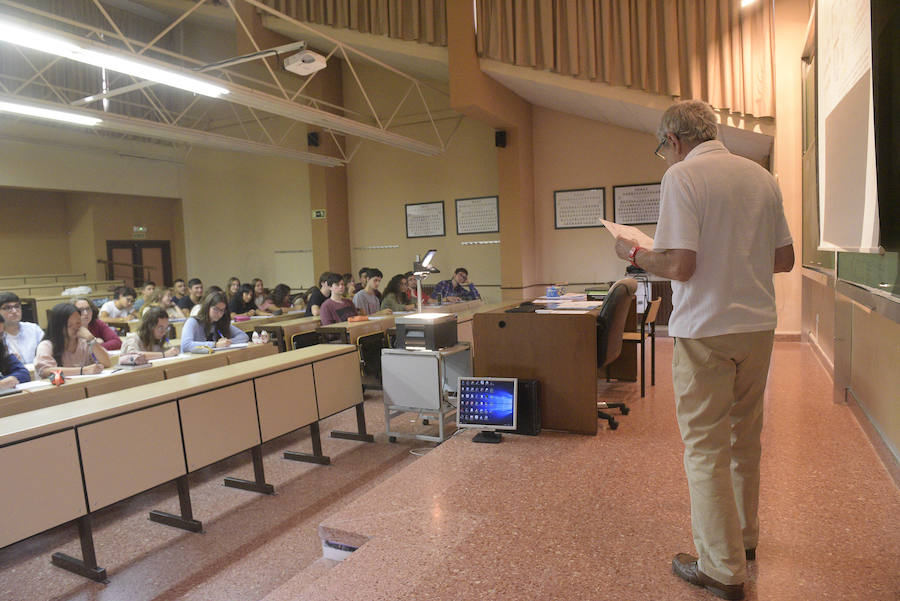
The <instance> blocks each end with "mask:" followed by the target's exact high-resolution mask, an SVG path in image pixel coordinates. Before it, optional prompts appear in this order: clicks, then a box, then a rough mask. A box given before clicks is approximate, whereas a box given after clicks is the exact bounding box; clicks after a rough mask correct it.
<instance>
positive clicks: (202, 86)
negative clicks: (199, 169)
mask: <svg viewBox="0 0 900 601" xmlns="http://www.w3.org/2000/svg"><path fill="white" fill-rule="evenodd" d="M0 41H3V42H8V43H10V44H15V45H17V46H22V47H24V48H31V49H32V50H37V51H39V52H47V53H49V54H55V55H56V56H61V57H63V58H67V59H70V60H74V61H78V62H80V63H85V64H88V65H93V66H95V67H101V68H104V69H109V70H110V71H116V72H117V73H124V74H126V75H132V76H134V77H139V78H141V79H148V80H150V81H155V82H157V83H161V84H163V85H167V86H172V87H173V88H179V89H181V90H185V91H188V92H193V93H195V94H201V95H203V96H209V97H211V98H218V97H219V96H223V95H225V94H228V90H227V89H226V88H223V87H222V86H217V85H215V84H212V83H208V82H206V81H203V80H201V79H198V78H196V77H191V76H189V75H183V74H181V73H178V72H177V67H161V66H156V65H153V64H151V61H150V59H148V58H146V57H141V59H140V60H133V59H131V58H128V57H127V55H124V53H120V52H118V51H115V50H112V49H105V48H102V47H101V48H97V47H96V46H97V45H96V44H93V43H92V42H90V41H88V40H84V41H79V42H77V43H76V42H74V41H70V40H68V39H65V38H63V37H61V36H58V35H54V34H51V33H46V32H44V31H41V30H40V29H37V28H35V27H32V26H30V25H28V24H26V23H22V22H20V21H18V20H14V19H9V18H2V19H0Z"/></svg>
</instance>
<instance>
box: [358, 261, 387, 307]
mask: <svg viewBox="0 0 900 601" xmlns="http://www.w3.org/2000/svg"><path fill="white" fill-rule="evenodd" d="M366 275H367V276H368V277H367V278H366V287H365V288H363V289H362V290H360V291H359V292H357V293H356V294H354V295H353V304H354V305H356V308H357V310H359V313H360V315H373V314H375V313H378V311H380V310H381V298H380V295H379V294H376V292H378V286H379V285H380V284H381V278H383V277H384V274H382V273H381V270H379V269H376V268H374V267H370V268H369V270H368V271H367V272H366Z"/></svg>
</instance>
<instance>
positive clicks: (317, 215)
mask: <svg viewBox="0 0 900 601" xmlns="http://www.w3.org/2000/svg"><path fill="white" fill-rule="evenodd" d="M312 218H313V219H325V209H313V210H312Z"/></svg>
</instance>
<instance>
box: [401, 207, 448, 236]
mask: <svg viewBox="0 0 900 601" xmlns="http://www.w3.org/2000/svg"><path fill="white" fill-rule="evenodd" d="M444 235H445V227H444V201H443V200H440V201H438V202H421V203H415V204H408V205H406V237H407V238H428V237H431V236H444Z"/></svg>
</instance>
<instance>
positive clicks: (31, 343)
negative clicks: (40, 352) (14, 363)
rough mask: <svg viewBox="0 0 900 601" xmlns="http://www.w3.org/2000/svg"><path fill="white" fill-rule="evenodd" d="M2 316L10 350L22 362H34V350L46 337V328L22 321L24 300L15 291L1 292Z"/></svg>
mask: <svg viewBox="0 0 900 601" xmlns="http://www.w3.org/2000/svg"><path fill="white" fill-rule="evenodd" d="M0 318H2V320H3V339H4V341H5V342H6V347H7V349H9V352H10V353H12V354H14V355H16V356H17V357H18V358H19V360H20V361H21V362H22V363H34V352H35V350H36V349H37V345H38V343H39V342H40V341H41V340H43V338H44V330H42V329H41V326H39V325H38V324H36V323H31V322H30V321H22V302H21V301H20V300H19V297H18V296H17V295H16V294H15V293H14V292H0Z"/></svg>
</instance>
